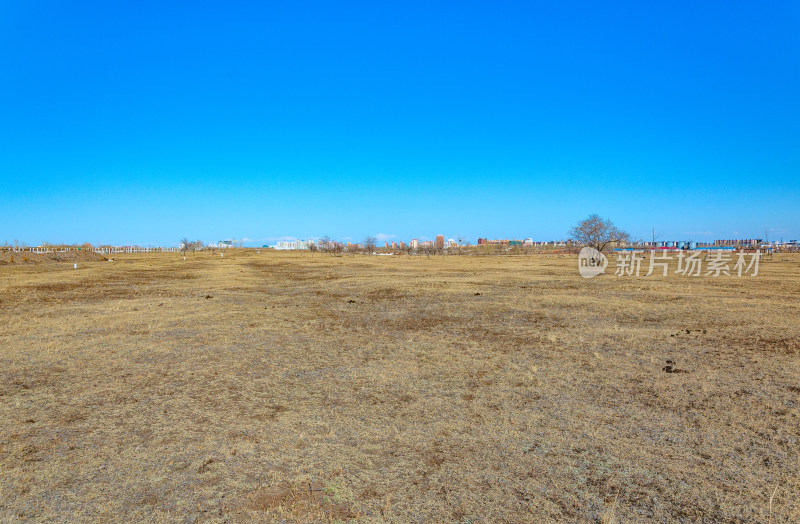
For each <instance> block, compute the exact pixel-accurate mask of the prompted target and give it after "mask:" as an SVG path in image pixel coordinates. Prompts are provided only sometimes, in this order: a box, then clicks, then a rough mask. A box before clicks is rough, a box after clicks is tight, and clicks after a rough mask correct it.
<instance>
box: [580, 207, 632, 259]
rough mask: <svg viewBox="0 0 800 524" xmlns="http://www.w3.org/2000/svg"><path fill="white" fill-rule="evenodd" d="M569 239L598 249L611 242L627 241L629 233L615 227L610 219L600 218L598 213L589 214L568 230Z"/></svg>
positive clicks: (600, 249)
mask: <svg viewBox="0 0 800 524" xmlns="http://www.w3.org/2000/svg"><path fill="white" fill-rule="evenodd" d="M569 234H570V239H571V240H572V241H573V242H574V243H576V244H578V245H582V246H590V247H593V248H595V249H596V250H598V251H603V249H604V248H605V247H606V246H607V245H608V244H610V243H612V242H627V241H629V240H630V235H629V234H628V233H626V232H625V231H622V230H621V229H619V228H617V226H615V225H614V223H613V222H611V220H609V219H607V218H601V217H600V216H598V215H590V216H589V217H588V218H586V219H585V220H582V221H581V222H579V223H578V225H577V226H575V227H573V228H572V229H571V230H570V232H569Z"/></svg>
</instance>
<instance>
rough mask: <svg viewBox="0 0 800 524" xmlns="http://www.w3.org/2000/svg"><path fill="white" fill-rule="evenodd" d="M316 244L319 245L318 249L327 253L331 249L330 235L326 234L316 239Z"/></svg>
mask: <svg viewBox="0 0 800 524" xmlns="http://www.w3.org/2000/svg"><path fill="white" fill-rule="evenodd" d="M317 246H318V247H319V251H321V252H323V253H329V252H330V251H331V237H329V236H328V235H325V236H323V237H322V238H320V239H319V240H317Z"/></svg>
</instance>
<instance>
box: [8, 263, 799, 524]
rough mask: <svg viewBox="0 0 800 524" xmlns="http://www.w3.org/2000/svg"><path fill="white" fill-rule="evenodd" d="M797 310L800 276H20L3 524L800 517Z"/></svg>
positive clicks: (270, 270) (284, 272)
mask: <svg viewBox="0 0 800 524" xmlns="http://www.w3.org/2000/svg"><path fill="white" fill-rule="evenodd" d="M798 299H800V256H797V255H776V256H775V259H774V260H772V261H770V260H768V259H767V260H765V261H764V262H762V265H761V273H760V274H759V275H758V276H757V277H754V278H751V277H743V278H741V279H738V278H736V277H724V276H723V277H719V278H716V279H714V278H710V277H708V278H688V277H680V276H676V275H671V276H669V277H647V278H630V277H628V278H619V277H614V276H613V275H604V276H601V277H598V278H594V279H590V280H586V279H582V278H581V277H580V276H579V275H578V272H577V258H576V257H574V256H571V257H566V256H564V257H559V256H549V257H542V256H520V257H477V256H462V257H454V256H451V257H432V258H426V257H388V256H387V257H377V256H376V257H367V256H357V257H347V256H346V257H332V256H327V255H323V254H315V255H313V256H312V255H311V254H309V253H306V254H297V253H272V252H266V251H265V252H262V253H257V252H256V251H253V250H239V251H235V252H231V253H228V254H226V255H225V257H224V258H221V257H220V256H219V255H218V254H217V255H212V254H210V253H202V254H197V255H196V256H192V255H191V254H190V255H189V256H188V257H187V258H186V261H184V260H183V259H182V257H180V256H178V255H176V254H149V255H120V256H118V257H116V260H115V261H113V262H101V261H97V262H85V263H81V264H79V267H78V269H77V270H75V269H73V268H72V263H49V264H38V265H13V266H12V265H4V266H0V344H2V345H1V346H0V521H2V522H17V521H20V522H33V521H36V522H47V521H53V522H63V521H77V522H95V521H99V522H117V521H130V522H166V521H169V522H251V521H277V522H281V521H287V522H329V521H333V522H336V521H358V522H487V523H490V522H491V523H494V522H611V521H613V522H754V523H755V522H759V523H761V522H772V523H778V522H800V456H799V455H800V300H798ZM667 361H672V363H667ZM668 365H669V366H671V370H672V371H675V370H684V371H686V372H685V373H682V372H681V373H667V372H665V371H664V368H665V366H668Z"/></svg>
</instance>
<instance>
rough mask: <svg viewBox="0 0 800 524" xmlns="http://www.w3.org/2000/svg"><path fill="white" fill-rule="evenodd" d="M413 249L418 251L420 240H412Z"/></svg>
mask: <svg viewBox="0 0 800 524" xmlns="http://www.w3.org/2000/svg"><path fill="white" fill-rule="evenodd" d="M411 247H412V248H413V249H417V248H418V247H419V240H417V239H416V238H412V239H411Z"/></svg>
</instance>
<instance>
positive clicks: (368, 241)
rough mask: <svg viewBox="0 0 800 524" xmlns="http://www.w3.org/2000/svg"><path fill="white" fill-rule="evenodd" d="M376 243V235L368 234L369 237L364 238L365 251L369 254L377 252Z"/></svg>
mask: <svg viewBox="0 0 800 524" xmlns="http://www.w3.org/2000/svg"><path fill="white" fill-rule="evenodd" d="M376 243H377V240H376V239H375V237H370V236H368V237H367V238H365V239H364V251H366V252H367V254H368V255H371V254H373V253H374V252H375V244H376Z"/></svg>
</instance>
